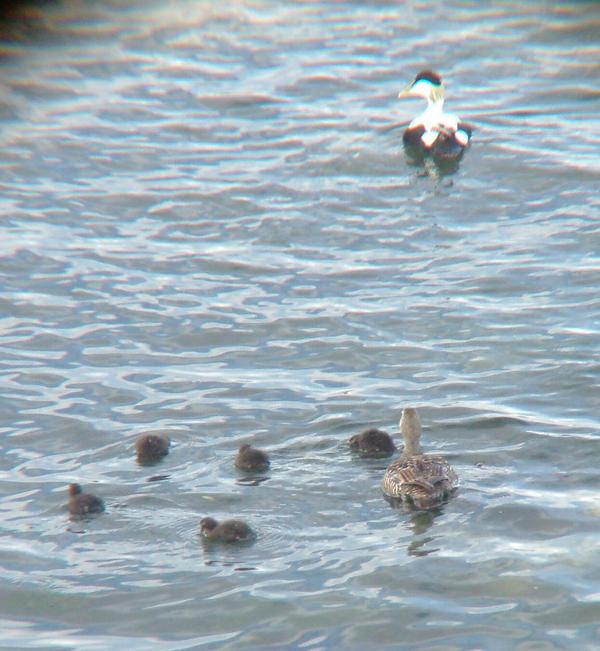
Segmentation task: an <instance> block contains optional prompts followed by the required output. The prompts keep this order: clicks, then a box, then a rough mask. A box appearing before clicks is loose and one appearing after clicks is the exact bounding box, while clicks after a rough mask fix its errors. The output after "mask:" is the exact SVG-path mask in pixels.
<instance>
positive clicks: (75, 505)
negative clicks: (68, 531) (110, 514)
mask: <svg viewBox="0 0 600 651" xmlns="http://www.w3.org/2000/svg"><path fill="white" fill-rule="evenodd" d="M68 491H69V503H68V507H69V513H70V514H71V515H73V516H83V515H88V514H89V513H101V512H102V511H104V502H103V501H102V500H101V499H100V498H99V497H96V496H95V495H91V494H90V493H84V492H83V490H82V488H81V486H80V485H79V484H69V488H68Z"/></svg>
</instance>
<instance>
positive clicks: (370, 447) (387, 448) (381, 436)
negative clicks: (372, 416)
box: [348, 428, 396, 457]
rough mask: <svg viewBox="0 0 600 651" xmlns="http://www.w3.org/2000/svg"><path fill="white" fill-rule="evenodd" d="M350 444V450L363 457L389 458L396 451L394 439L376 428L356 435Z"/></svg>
mask: <svg viewBox="0 0 600 651" xmlns="http://www.w3.org/2000/svg"><path fill="white" fill-rule="evenodd" d="M348 443H349V445H350V449H352V450H354V451H355V452H358V453H359V454H360V455H361V456H363V457H389V456H390V455H391V454H393V453H394V452H395V451H396V446H395V445H394V441H392V437H391V436H390V435H389V434H388V433H387V432H382V431H381V430H380V429H376V428H371V429H368V430H366V431H364V432H361V433H360V434H355V435H354V436H353V437H351V438H350V441H349V442H348Z"/></svg>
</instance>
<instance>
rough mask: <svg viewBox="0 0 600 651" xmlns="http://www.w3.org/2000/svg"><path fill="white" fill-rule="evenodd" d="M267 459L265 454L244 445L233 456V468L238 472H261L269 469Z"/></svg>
mask: <svg viewBox="0 0 600 651" xmlns="http://www.w3.org/2000/svg"><path fill="white" fill-rule="evenodd" d="M270 465H271V464H270V462H269V457H268V455H267V453H266V452H263V451H262V450H258V449H257V448H253V447H252V446H251V445H248V444H247V443H244V444H243V445H240V449H239V450H238V453H237V454H236V455H235V467H236V468H238V469H239V470H250V471H254V472H263V471H265V470H268V469H269V466H270Z"/></svg>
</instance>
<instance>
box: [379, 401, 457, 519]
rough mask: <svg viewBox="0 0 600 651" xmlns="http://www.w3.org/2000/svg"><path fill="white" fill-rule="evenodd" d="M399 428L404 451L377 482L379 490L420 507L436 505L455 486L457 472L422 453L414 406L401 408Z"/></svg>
mask: <svg viewBox="0 0 600 651" xmlns="http://www.w3.org/2000/svg"><path fill="white" fill-rule="evenodd" d="M400 430H401V432H402V434H403V436H404V450H403V452H402V454H401V455H400V458H398V459H396V461H394V462H393V463H391V464H390V465H389V466H388V467H387V470H386V471H385V474H384V475H383V480H382V482H381V487H382V489H383V492H384V493H385V494H386V495H387V496H388V497H392V498H396V499H402V500H405V501H407V502H408V503H411V504H412V505H414V506H416V507H417V508H420V509H427V508H431V507H433V506H437V505H439V504H440V502H442V501H443V500H444V499H446V498H447V497H448V496H449V495H450V494H451V493H452V491H453V490H454V489H455V488H456V487H457V486H458V475H457V474H456V472H455V471H454V468H452V466H451V465H450V464H449V463H448V462H447V461H446V460H445V459H444V458H443V457H438V456H430V455H426V454H423V451H422V450H421V444H420V442H419V439H420V438H421V422H420V421H419V416H418V414H417V410H416V409H413V408H412V407H407V408H406V409H403V410H402V418H401V419H400Z"/></svg>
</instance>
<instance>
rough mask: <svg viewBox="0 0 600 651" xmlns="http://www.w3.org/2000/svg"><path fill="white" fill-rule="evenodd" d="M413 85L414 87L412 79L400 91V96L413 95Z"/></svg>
mask: <svg viewBox="0 0 600 651" xmlns="http://www.w3.org/2000/svg"><path fill="white" fill-rule="evenodd" d="M412 87H413V82H412V81H411V82H410V84H408V86H407V87H406V88H404V89H403V90H401V91H400V92H399V93H398V97H399V98H403V97H412V93H411V92H410V91H411V90H412Z"/></svg>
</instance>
